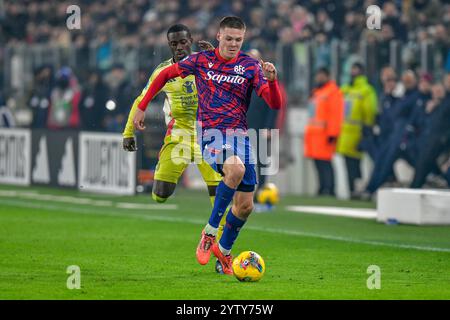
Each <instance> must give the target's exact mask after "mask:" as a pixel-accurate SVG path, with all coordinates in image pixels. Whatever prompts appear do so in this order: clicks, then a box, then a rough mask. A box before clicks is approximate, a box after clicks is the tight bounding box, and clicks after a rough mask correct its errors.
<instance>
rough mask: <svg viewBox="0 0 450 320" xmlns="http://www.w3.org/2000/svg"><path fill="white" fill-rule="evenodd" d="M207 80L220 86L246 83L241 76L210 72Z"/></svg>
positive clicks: (207, 74)
mask: <svg viewBox="0 0 450 320" xmlns="http://www.w3.org/2000/svg"><path fill="white" fill-rule="evenodd" d="M205 80H212V81H215V82H217V83H219V84H221V83H222V82H226V83H236V84H243V83H244V82H245V78H243V77H241V76H239V75H233V76H231V75H224V74H218V73H215V72H214V71H208V72H207V73H206V77H205Z"/></svg>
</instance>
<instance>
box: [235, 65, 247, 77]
mask: <svg viewBox="0 0 450 320" xmlns="http://www.w3.org/2000/svg"><path fill="white" fill-rule="evenodd" d="M234 72H235V73H237V74H239V75H243V74H244V73H245V68H244V67H243V66H241V65H240V64H239V65H237V66H234Z"/></svg>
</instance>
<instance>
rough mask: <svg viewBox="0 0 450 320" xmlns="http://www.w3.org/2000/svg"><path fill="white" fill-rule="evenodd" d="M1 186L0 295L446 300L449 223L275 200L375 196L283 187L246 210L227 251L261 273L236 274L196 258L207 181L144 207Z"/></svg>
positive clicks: (323, 201)
mask: <svg viewBox="0 0 450 320" xmlns="http://www.w3.org/2000/svg"><path fill="white" fill-rule="evenodd" d="M0 193H1V196H0V299H450V227H416V226H404V225H397V226H388V225H384V224H379V223H377V222H375V221H372V220H364V219H352V218H344V217H330V216H323V215H313V214H302V213H295V212H289V211H287V210H286V209H285V206H286V205H294V204H297V205H312V204H314V205H333V206H353V207H370V206H371V205H372V207H373V204H367V203H361V202H346V201H337V200H334V199H329V198H320V199H314V198H306V197H293V196H289V197H285V198H283V199H282V202H281V203H280V204H279V205H278V206H277V208H276V210H275V211H273V212H270V213H254V214H252V216H251V217H250V219H249V221H248V222H247V224H246V226H245V228H244V229H243V230H242V232H241V234H240V237H239V238H238V240H237V241H236V243H235V246H234V248H233V252H234V254H237V253H239V252H241V251H244V250H254V251H256V252H258V253H259V254H261V255H262V257H263V258H264V260H265V263H266V274H265V276H264V278H263V279H262V280H261V281H260V282H257V283H241V282H239V281H237V280H236V279H235V278H234V277H229V276H224V275H219V274H216V273H215V271H214V263H213V259H211V261H210V263H209V264H208V265H206V266H200V265H199V264H198V263H197V262H196V259H195V248H196V246H197V243H198V240H199V236H200V232H201V229H202V227H203V225H204V223H206V221H207V218H208V217H209V213H210V205H209V199H208V196H207V194H206V191H196V192H194V191H186V190H183V189H179V190H177V193H176V194H175V196H174V197H173V198H172V199H170V200H169V201H168V203H167V204H168V205H169V207H167V208H168V209H167V210H165V209H160V208H152V207H149V208H146V207H145V206H144V205H150V204H154V203H153V202H152V201H151V199H150V198H149V197H148V196H137V197H126V196H106V195H104V196H99V195H90V194H87V193H80V192H77V191H70V190H54V189H47V188H18V187H8V186H0ZM39 194H43V196H40V195H39ZM79 198H80V199H79ZM127 203H133V204H142V205H143V207H141V208H133V209H132V208H128V207H127V206H129V205H128V204H127ZM174 206H176V208H174ZM70 265H77V266H79V267H80V270H81V289H74V290H69V289H68V288H67V286H66V282H67V278H68V277H69V276H70V275H69V274H67V273H66V269H67V267H68V266H70ZM370 265H377V266H379V268H380V270H381V288H380V289H378V290H377V289H375V290H369V289H368V288H367V284H366V283H367V279H368V278H369V276H370V274H368V273H367V268H368V266H370Z"/></svg>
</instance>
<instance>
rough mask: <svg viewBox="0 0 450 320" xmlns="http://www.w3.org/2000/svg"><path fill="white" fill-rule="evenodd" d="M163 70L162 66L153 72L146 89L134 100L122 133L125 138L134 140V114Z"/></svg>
mask: <svg viewBox="0 0 450 320" xmlns="http://www.w3.org/2000/svg"><path fill="white" fill-rule="evenodd" d="M163 69H164V68H163V67H161V65H160V66H158V67H157V68H156V69H155V70H154V71H153V73H152V75H151V76H150V78H149V79H148V81H147V85H146V86H145V88H144V89H142V92H141V94H140V95H139V96H138V97H137V98H136V99H135V100H134V102H133V105H132V107H131V110H130V113H129V114H128V120H127V123H126V125H125V129H124V130H123V133H122V136H123V137H124V138H132V137H134V124H133V119H134V114H135V113H136V109H137V107H138V105H139V103H140V102H141V101H142V99H143V98H144V96H145V93H146V92H147V90H148V88H149V87H150V84H151V83H152V81H153V80H154V79H155V78H156V77H157V76H158V74H159V73H160V72H161V71H162V70H163ZM158 93H159V92H158Z"/></svg>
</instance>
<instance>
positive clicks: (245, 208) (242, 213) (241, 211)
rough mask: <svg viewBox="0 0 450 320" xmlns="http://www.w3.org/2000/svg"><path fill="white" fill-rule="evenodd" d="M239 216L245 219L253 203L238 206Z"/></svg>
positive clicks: (251, 209)
mask: <svg viewBox="0 0 450 320" xmlns="http://www.w3.org/2000/svg"><path fill="white" fill-rule="evenodd" d="M238 210H239V215H240V216H242V217H245V218H247V217H248V216H249V215H250V214H251V213H252V211H253V202H246V203H242V204H240V205H239V206H238Z"/></svg>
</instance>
